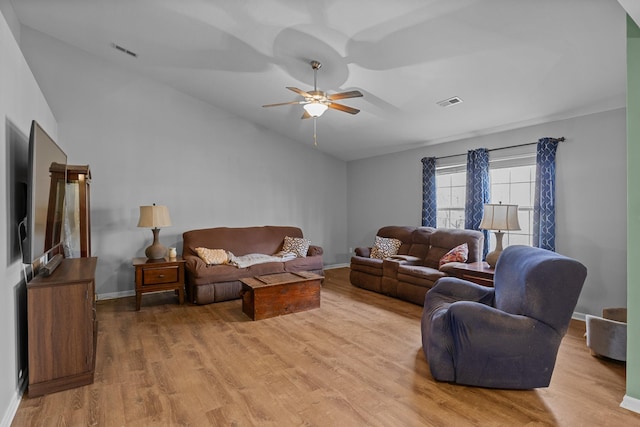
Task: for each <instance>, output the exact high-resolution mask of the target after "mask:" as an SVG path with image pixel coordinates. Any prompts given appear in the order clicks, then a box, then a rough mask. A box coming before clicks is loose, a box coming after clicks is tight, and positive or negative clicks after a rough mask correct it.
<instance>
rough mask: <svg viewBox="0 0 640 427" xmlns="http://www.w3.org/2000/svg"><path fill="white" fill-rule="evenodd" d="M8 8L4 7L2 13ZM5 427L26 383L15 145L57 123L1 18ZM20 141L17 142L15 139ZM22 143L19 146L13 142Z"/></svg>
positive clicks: (0, 302) (0, 336)
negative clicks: (33, 129)
mask: <svg viewBox="0 0 640 427" xmlns="http://www.w3.org/2000/svg"><path fill="white" fill-rule="evenodd" d="M5 6H6V4H2V7H3V10H4V7H5ZM0 58H1V59H0V200H2V205H3V206H4V208H3V209H0V277H2V286H0V325H1V327H0V343H2V349H1V350H0V425H3V426H4V425H7V426H8V425H9V424H10V423H11V420H12V418H13V415H14V414H15V411H16V410H17V408H18V404H19V402H20V396H21V392H20V388H21V386H22V385H23V384H24V382H23V381H24V380H25V379H26V367H27V366H26V351H25V350H26V321H25V316H26V285H25V283H24V280H23V275H22V268H21V267H22V262H21V261H22V260H21V258H20V257H19V255H17V254H16V253H15V251H14V250H13V245H12V242H11V241H10V237H12V229H13V227H15V226H16V224H14V223H13V220H12V217H13V215H11V214H10V212H11V210H12V208H13V206H12V204H13V203H12V199H11V193H12V191H11V188H10V183H11V182H12V180H11V178H10V177H9V173H10V170H11V169H12V167H11V165H10V164H9V162H10V160H11V158H12V157H13V156H12V153H11V150H12V149H13V148H12V144H14V143H15V144H24V143H26V142H25V140H26V138H28V135H29V129H30V126H31V120H33V119H36V120H38V122H39V123H40V124H41V125H42V126H43V127H44V128H45V129H46V131H47V132H48V133H49V134H50V135H51V136H52V137H54V138H55V137H56V134H57V127H56V122H55V119H54V117H53V114H52V113H51V110H50V109H49V107H48V105H47V102H46V101H45V98H44V96H43V95H42V93H41V92H40V89H39V88H38V84H37V83H36V80H35V79H34V77H33V75H32V74H31V71H30V70H29V67H28V65H27V63H26V62H25V60H24V58H23V56H22V53H21V52H20V49H19V48H18V44H17V42H16V41H15V39H14V37H13V35H12V33H11V31H10V29H9V26H8V25H7V23H6V21H5V20H4V16H3V15H2V14H0ZM16 135H17V137H16ZM14 139H17V140H14Z"/></svg>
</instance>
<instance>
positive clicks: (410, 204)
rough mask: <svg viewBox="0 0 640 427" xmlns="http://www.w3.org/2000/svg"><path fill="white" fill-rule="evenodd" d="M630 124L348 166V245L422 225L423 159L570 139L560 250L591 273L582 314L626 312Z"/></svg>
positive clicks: (565, 148)
mask: <svg viewBox="0 0 640 427" xmlns="http://www.w3.org/2000/svg"><path fill="white" fill-rule="evenodd" d="M625 126H626V118H625V110H624V109H619V110H614V111H609V112H604V113H599V114H592V115H589V116H584V117H578V118H575V119H569V120H563V121H558V122H553V123H547V124H544V125H538V126H531V127H525V128H521V129H517V130H512V131H508V132H501V133H496V134H492V135H487V136H481V137H477V138H470V139H464V140H460V141H455V142H449V143H446V144H439V145H434V146H428V147H424V148H419V149H414V150H410V151H404V152H401V153H396V154H390V155H386V156H380V157H375V158H370V159H365V160H359V161H353V162H349V166H348V171H347V176H348V181H347V182H348V194H349V208H348V225H347V229H348V230H349V239H348V240H349V247H351V248H353V247H358V246H370V245H371V243H372V242H373V238H374V236H375V232H376V231H377V230H378V229H379V228H380V227H382V226H384V225H393V224H395V225H420V221H421V197H422V196H421V194H422V164H421V162H420V159H421V158H422V157H425V156H436V157H440V156H447V155H455V154H464V153H466V152H467V150H469V149H475V148H480V147H486V148H489V149H491V148H499V147H507V146H511V145H515V144H522V143H527V142H534V141H537V140H538V139H539V138H541V137H545V136H550V137H560V136H564V137H565V138H567V140H566V141H565V142H562V143H560V146H559V148H558V153H557V159H556V160H557V171H556V186H557V187H556V193H557V197H556V202H557V211H556V221H557V229H556V250H557V251H558V252H560V253H562V254H565V255H568V256H570V257H573V258H576V259H578V260H580V261H581V262H582V263H584V264H585V265H586V266H587V268H588V271H589V273H588V277H587V281H586V283H585V286H584V289H583V291H582V294H581V296H580V300H579V301H578V306H577V307H576V311H577V312H578V313H584V314H586V313H589V314H600V313H601V311H602V308H604V307H624V306H626V281H627V278H626V241H627V240H626V166H625V165H626V129H625ZM500 153H501V152H500V151H496V152H493V153H491V156H492V157H493V156H495V155H497V156H499V155H500Z"/></svg>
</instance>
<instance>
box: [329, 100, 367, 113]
mask: <svg viewBox="0 0 640 427" xmlns="http://www.w3.org/2000/svg"><path fill="white" fill-rule="evenodd" d="M329 108H333V109H334V110H338V111H344V112H345V113H349V114H358V113H359V112H360V110H358V109H357V108H351V107H347V106H346V105H342V104H338V103H335V102H332V103H330V104H329Z"/></svg>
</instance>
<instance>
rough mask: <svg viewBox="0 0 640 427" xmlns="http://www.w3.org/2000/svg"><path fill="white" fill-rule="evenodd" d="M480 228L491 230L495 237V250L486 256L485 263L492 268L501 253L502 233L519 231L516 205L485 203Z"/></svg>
mask: <svg viewBox="0 0 640 427" xmlns="http://www.w3.org/2000/svg"><path fill="white" fill-rule="evenodd" d="M480 228H481V229H483V230H491V231H493V232H494V233H495V235H496V249H495V250H494V251H493V252H489V254H487V260H486V261H487V263H488V264H489V265H490V266H491V268H494V267H495V266H496V263H497V262H498V258H499V257H500V254H501V253H502V236H503V235H504V231H510V230H520V223H518V205H503V204H502V202H500V203H499V204H492V203H487V204H485V205H484V213H483V215H482V221H481V222H480Z"/></svg>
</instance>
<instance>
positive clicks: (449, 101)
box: [436, 96, 462, 107]
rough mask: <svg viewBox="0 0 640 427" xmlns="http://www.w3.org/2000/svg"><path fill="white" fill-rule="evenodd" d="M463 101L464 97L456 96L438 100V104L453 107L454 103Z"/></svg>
mask: <svg viewBox="0 0 640 427" xmlns="http://www.w3.org/2000/svg"><path fill="white" fill-rule="evenodd" d="M461 102H462V99H460V98H458V97H457V96H454V97H453V98H449V99H445V100H444V101H438V102H436V104H438V105H439V106H441V107H451V106H452V105H456V104H460V103H461Z"/></svg>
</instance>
